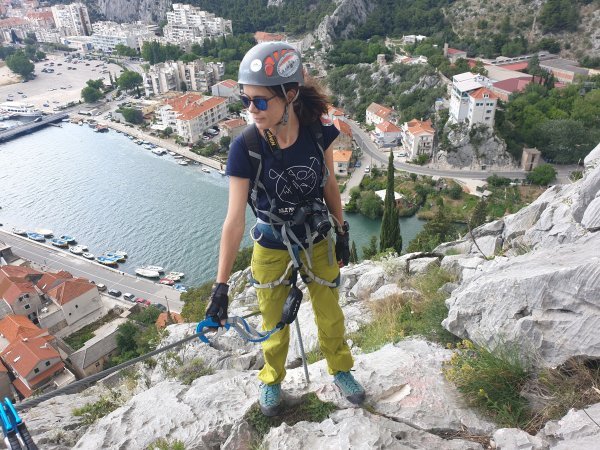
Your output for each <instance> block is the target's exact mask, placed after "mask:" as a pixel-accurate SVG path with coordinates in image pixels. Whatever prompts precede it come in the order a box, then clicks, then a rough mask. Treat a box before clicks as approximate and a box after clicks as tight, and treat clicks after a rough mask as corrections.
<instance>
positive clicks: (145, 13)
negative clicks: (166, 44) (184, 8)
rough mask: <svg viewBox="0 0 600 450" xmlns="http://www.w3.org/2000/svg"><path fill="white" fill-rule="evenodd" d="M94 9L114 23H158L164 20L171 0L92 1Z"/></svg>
mask: <svg viewBox="0 0 600 450" xmlns="http://www.w3.org/2000/svg"><path fill="white" fill-rule="evenodd" d="M94 3H95V7H94V9H95V10H96V11H97V12H98V13H100V14H102V15H103V16H104V17H106V20H114V21H115V22H133V21H136V20H141V21H142V22H145V23H158V22H160V21H161V20H163V19H164V18H166V13H167V11H168V10H169V9H171V4H172V3H173V2H172V0H94Z"/></svg>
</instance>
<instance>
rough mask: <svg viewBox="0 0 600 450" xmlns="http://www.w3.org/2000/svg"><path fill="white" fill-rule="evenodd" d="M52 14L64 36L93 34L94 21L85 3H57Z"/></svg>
mask: <svg viewBox="0 0 600 450" xmlns="http://www.w3.org/2000/svg"><path fill="white" fill-rule="evenodd" d="M52 16H53V17H54V23H55V24H56V28H58V29H59V31H60V32H61V33H62V35H63V36H89V35H90V34H92V23H91V22H90V16H89V14H88V10H87V7H86V6H85V5H84V4H83V3H71V4H69V5H55V6H53V7H52Z"/></svg>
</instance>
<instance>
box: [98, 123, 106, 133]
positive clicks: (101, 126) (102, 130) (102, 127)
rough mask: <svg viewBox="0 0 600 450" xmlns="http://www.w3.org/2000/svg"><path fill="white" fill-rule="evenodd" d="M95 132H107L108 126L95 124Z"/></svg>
mask: <svg viewBox="0 0 600 450" xmlns="http://www.w3.org/2000/svg"><path fill="white" fill-rule="evenodd" d="M95 131H96V132H98V133H108V127H107V126H106V125H100V124H98V125H96V130H95Z"/></svg>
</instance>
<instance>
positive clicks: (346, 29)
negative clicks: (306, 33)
mask: <svg viewBox="0 0 600 450" xmlns="http://www.w3.org/2000/svg"><path fill="white" fill-rule="evenodd" d="M335 3H336V4H337V8H336V9H335V11H334V12H333V14H331V15H329V16H325V18H324V19H323V20H322V21H321V23H320V24H319V26H318V27H317V30H316V31H315V38H316V39H317V40H318V41H319V42H321V44H322V45H323V47H324V48H329V47H330V46H331V44H332V41H333V40H334V39H336V38H346V37H348V35H349V34H350V33H351V32H352V31H353V30H354V29H356V25H359V24H362V23H364V22H365V21H366V20H367V15H368V14H369V12H371V11H372V10H373V8H374V7H375V5H374V3H373V2H371V1H369V0H335Z"/></svg>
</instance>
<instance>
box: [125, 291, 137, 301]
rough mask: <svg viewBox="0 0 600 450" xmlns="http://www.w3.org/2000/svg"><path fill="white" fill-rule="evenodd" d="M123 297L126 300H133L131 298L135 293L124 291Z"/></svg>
mask: <svg viewBox="0 0 600 450" xmlns="http://www.w3.org/2000/svg"><path fill="white" fill-rule="evenodd" d="M123 298H124V299H125V300H127V301H130V302H133V299H134V298H135V295H133V294H131V293H129V292H125V293H124V294H123Z"/></svg>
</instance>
